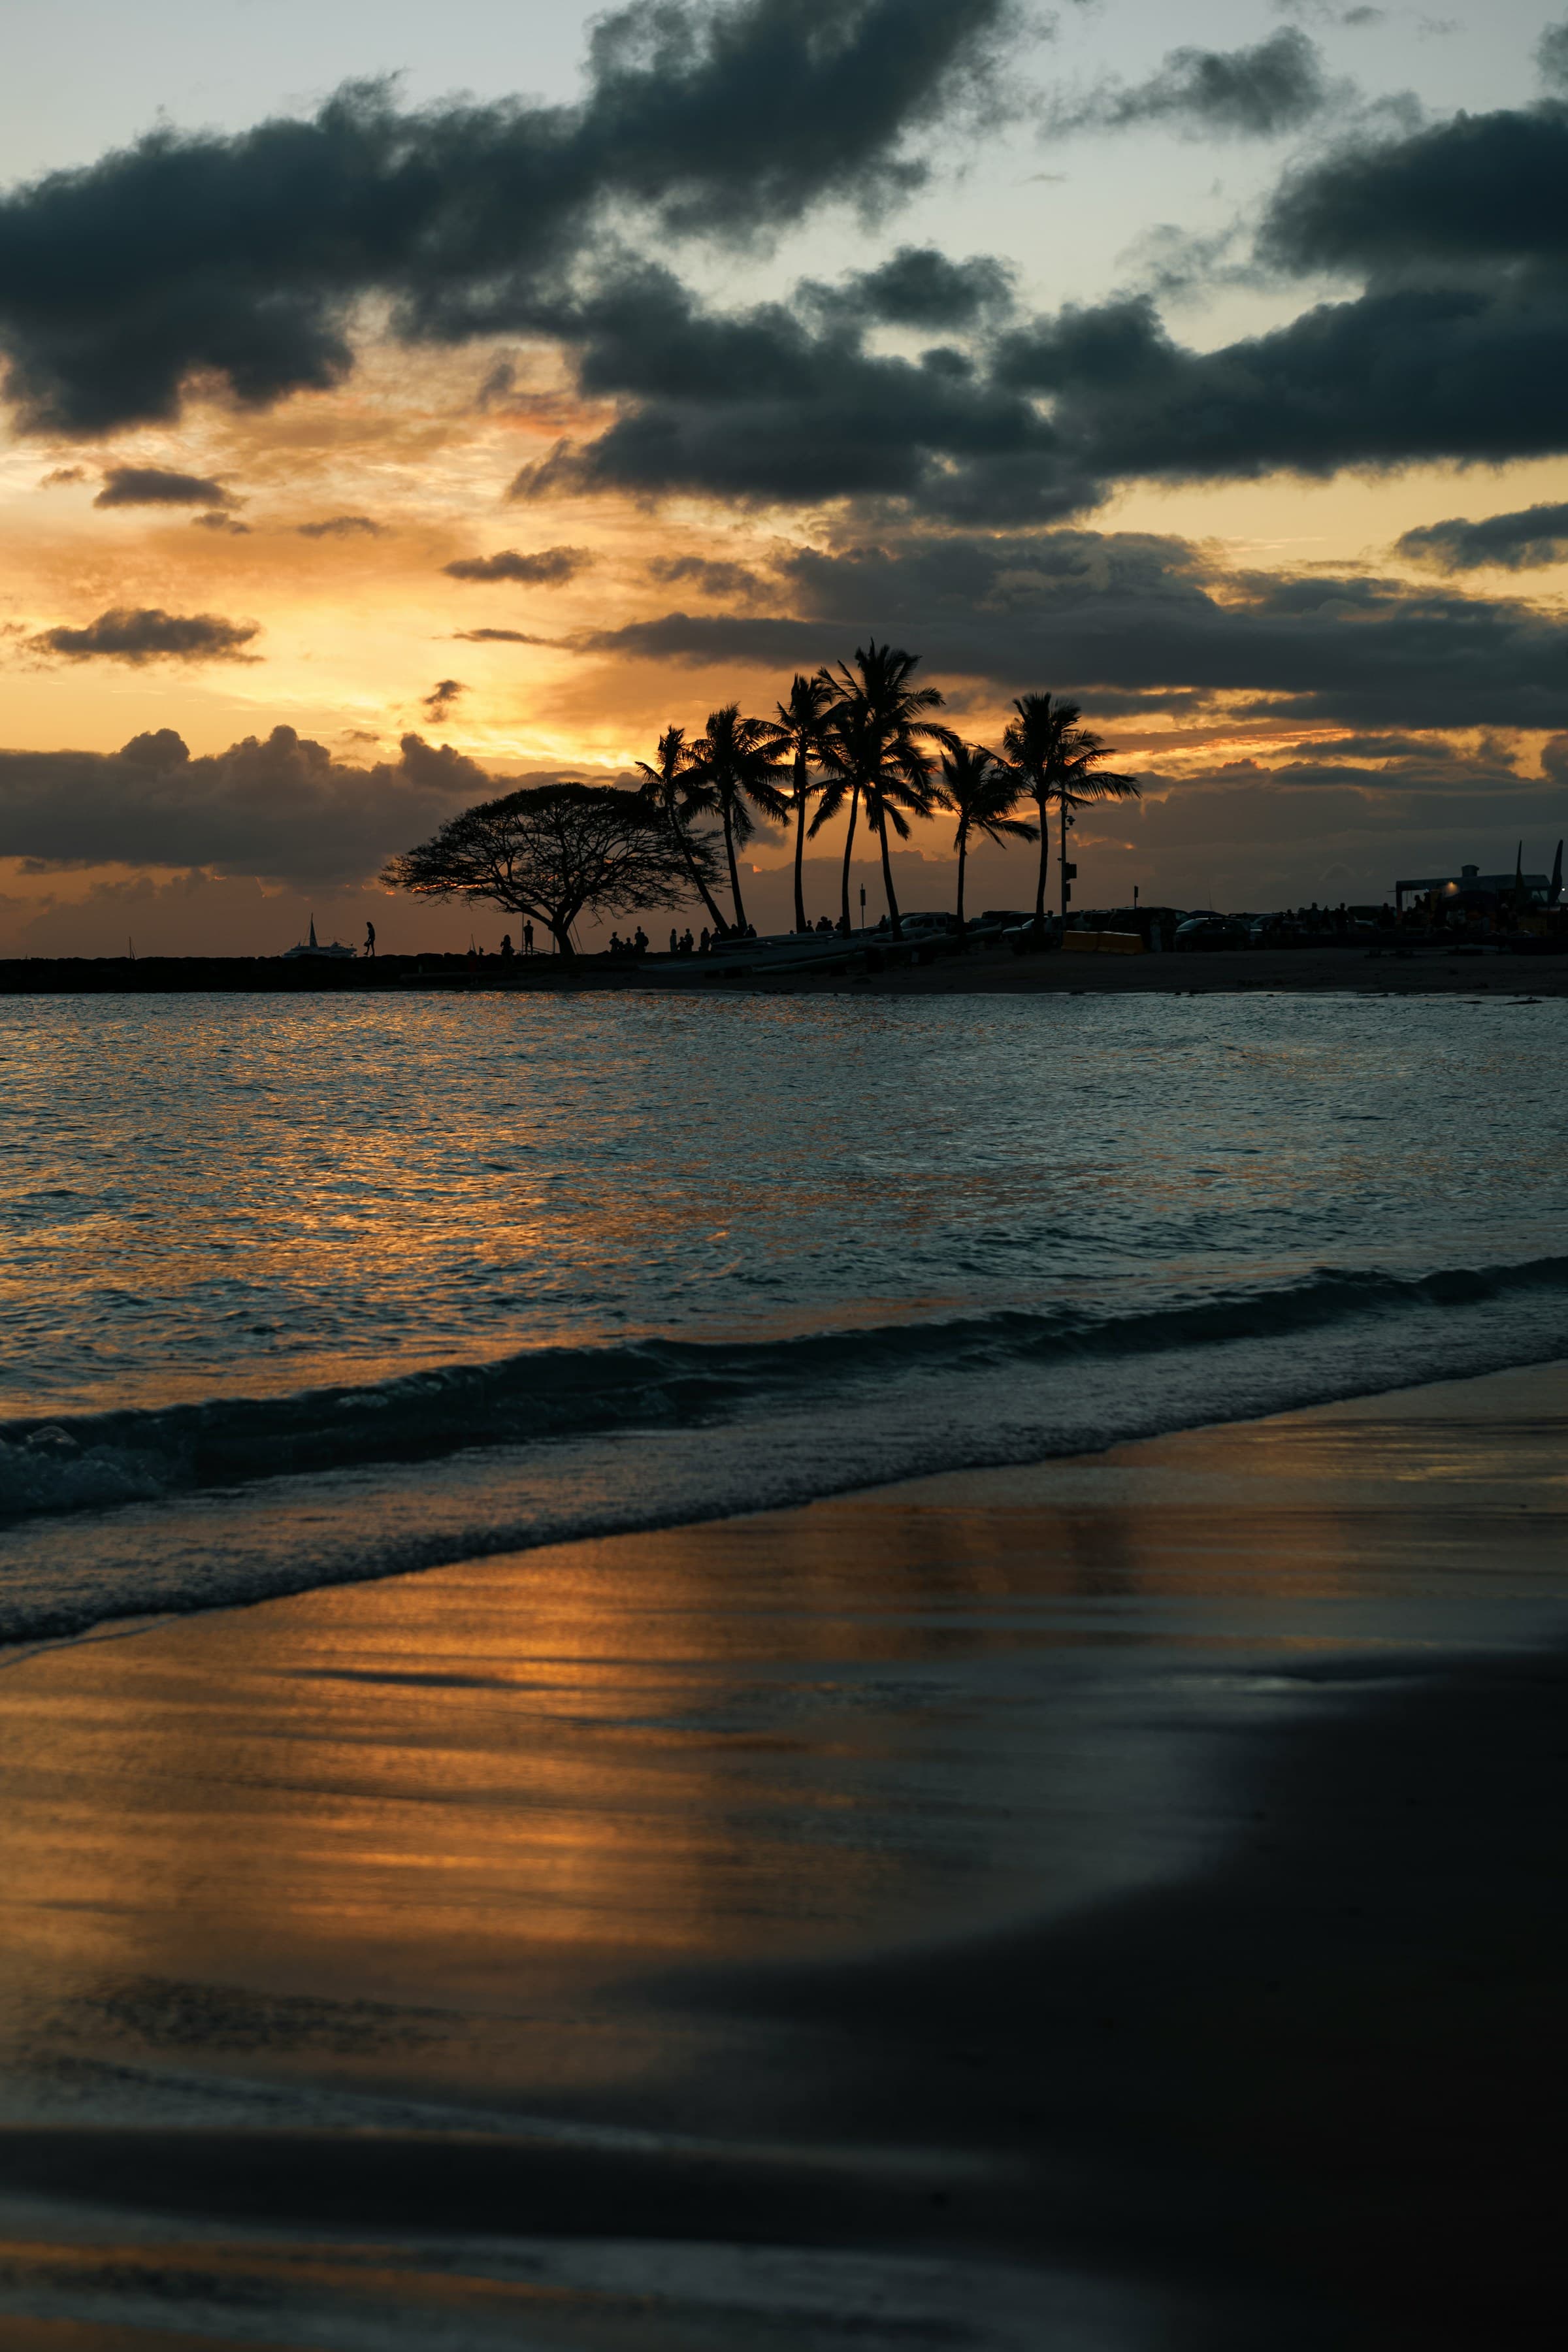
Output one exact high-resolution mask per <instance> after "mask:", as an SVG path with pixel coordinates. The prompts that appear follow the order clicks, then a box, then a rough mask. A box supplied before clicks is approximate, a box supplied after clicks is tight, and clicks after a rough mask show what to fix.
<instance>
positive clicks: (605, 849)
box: [381, 783, 710, 957]
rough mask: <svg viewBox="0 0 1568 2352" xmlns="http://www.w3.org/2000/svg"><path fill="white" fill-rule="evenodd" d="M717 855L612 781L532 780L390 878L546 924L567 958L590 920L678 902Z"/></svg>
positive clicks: (400, 861) (476, 811)
mask: <svg viewBox="0 0 1568 2352" xmlns="http://www.w3.org/2000/svg"><path fill="white" fill-rule="evenodd" d="M699 871H700V872H701V874H702V876H703V877H704V879H706V878H708V876H709V873H710V854H709V853H708V852H707V851H706V850H705V848H704V845H702V843H700V842H699V841H691V840H686V841H681V840H679V839H678V838H677V835H676V833H675V829H674V827H673V826H672V824H671V823H670V821H669V819H668V816H667V815H666V814H665V813H664V811H663V810H662V809H661V808H659V807H658V806H657V805H656V804H655V803H652V802H651V801H649V800H646V799H644V797H643V796H642V794H641V793H629V792H622V791H619V790H617V789H616V787H615V786H614V785H610V784H577V783H565V784H533V785H525V786H524V787H522V789H521V790H520V791H518V792H515V793H503V794H502V795H501V797H500V799H499V800H493V801H481V802H479V804H478V806H477V807H474V808H470V809H465V810H464V811H463V813H462V814H461V815H460V816H455V817H453V818H451V819H450V820H449V822H448V823H447V824H444V825H443V826H442V827H441V829H440V831H439V833H437V834H435V835H432V837H431V838H430V839H429V840H428V841H425V842H421V843H420V845H419V846H418V847H417V848H416V849H411V850H409V851H407V852H406V853H405V855H404V856H401V857H395V858H393V859H392V860H391V861H390V863H389V864H388V865H387V866H385V867H384V869H383V873H382V877H381V878H382V880H383V881H384V882H385V883H387V884H388V885H390V886H391V887H394V888H395V889H399V890H408V891H411V892H412V893H413V894H414V896H415V897H416V898H466V899H467V900H468V903H469V905H470V906H474V905H479V904H480V903H481V902H483V901H486V900H488V901H489V902H490V903H491V904H492V905H494V906H498V907H504V908H506V909H507V910H508V912H509V913H511V914H514V915H525V916H529V917H531V919H533V921H535V922H536V923H542V924H543V926H544V928H545V929H546V930H548V931H549V932H550V933H551V934H552V937H553V939H554V940H555V944H556V946H557V948H558V949H559V950H560V951H561V953H562V954H563V956H567V957H570V956H571V955H572V954H573V953H574V949H573V945H572V926H573V924H574V923H575V922H576V921H577V920H578V919H579V917H581V916H583V915H587V914H602V915H616V914H622V913H629V912H631V911H632V910H633V909H634V908H639V907H673V906H678V905H679V903H680V901H681V900H682V899H683V898H685V897H686V896H687V893H688V892H689V889H690V887H691V883H692V881H693V879H694V878H695V877H696V876H697V874H698V872H699Z"/></svg>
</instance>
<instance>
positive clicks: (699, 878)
mask: <svg viewBox="0 0 1568 2352" xmlns="http://www.w3.org/2000/svg"><path fill="white" fill-rule="evenodd" d="M655 762H656V763H655V764H654V765H652V766H650V765H649V764H648V762H647V761H646V760H639V761H637V766H638V768H639V769H640V771H641V772H642V775H643V779H644V781H643V782H642V783H641V784H639V785H638V787H637V793H638V797H639V798H640V799H642V800H645V801H647V802H648V803H649V804H650V805H651V806H652V807H654V808H657V809H659V810H661V811H662V813H663V814H664V817H665V820H666V822H667V823H668V826H669V829H670V832H671V834H672V835H674V838H675V840H676V842H677V844H678V845H679V850H680V854H681V856H682V857H683V858H684V860H685V861H686V870H687V872H688V874H689V877H690V879H691V887H692V888H693V889H694V890H695V891H696V892H697V895H698V897H699V898H700V899H701V901H702V903H703V905H704V906H705V907H706V908H707V909H708V913H709V918H710V920H711V922H712V925H713V929H715V930H716V931H720V932H722V931H727V930H728V929H729V928H730V927H729V925H728V923H726V921H725V920H724V918H723V916H722V915H721V913H720V912H719V909H718V907H717V906H716V905H715V903H714V900H713V895H712V892H711V891H710V889H709V887H708V885H707V882H706V881H705V880H704V878H703V873H702V866H701V865H700V862H699V857H698V850H699V848H700V847H702V846H704V845H703V844H702V843H701V842H700V840H699V842H698V843H696V844H694V843H693V841H692V839H691V836H690V835H689V830H688V826H687V815H688V812H689V807H690V804H691V800H690V788H691V786H692V784H693V782H695V780H696V767H695V762H694V760H693V755H692V751H691V747H690V745H689V743H688V742H687V740H686V730H685V728H684V727H667V728H666V729H665V730H664V733H663V734H662V735H661V736H660V737H659V739H658V752H657V753H656V755H655Z"/></svg>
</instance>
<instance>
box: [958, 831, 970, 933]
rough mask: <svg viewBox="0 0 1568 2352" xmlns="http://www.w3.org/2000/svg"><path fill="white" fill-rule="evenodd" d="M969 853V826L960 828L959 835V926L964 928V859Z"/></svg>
mask: <svg viewBox="0 0 1568 2352" xmlns="http://www.w3.org/2000/svg"><path fill="white" fill-rule="evenodd" d="M968 855H969V827H968V826H967V825H963V826H962V827H961V828H960V831H959V835H958V928H959V929H960V930H962V929H963V861H964V859H965V858H966V857H967V856H968Z"/></svg>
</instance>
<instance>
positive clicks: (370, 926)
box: [364, 923, 375, 956]
mask: <svg viewBox="0 0 1568 2352" xmlns="http://www.w3.org/2000/svg"><path fill="white" fill-rule="evenodd" d="M364 951H365V953H366V955H367V956H373V955H374V953H375V925H374V923H367V924H366V925H365V927H364Z"/></svg>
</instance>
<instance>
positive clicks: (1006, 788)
mask: <svg viewBox="0 0 1568 2352" xmlns="http://www.w3.org/2000/svg"><path fill="white" fill-rule="evenodd" d="M1024 789H1025V788H1024V782H1023V779H1022V778H1021V777H1020V776H1019V775H1018V774H1017V773H1016V771H1015V770H1014V769H1012V768H1010V767H1008V765H1007V763H1006V762H1005V761H1003V760H998V758H997V757H996V754H995V752H994V751H986V749H985V748H984V744H980V743H955V744H954V745H953V746H952V750H951V751H943V753H942V782H941V783H940V784H939V785H938V787H937V792H938V796H939V798H940V799H941V800H942V802H943V803H945V805H946V806H947V807H948V808H950V809H951V810H952V812H953V814H954V815H955V816H956V817H957V819H958V826H957V830H956V831H955V833H954V834H953V836H952V844H953V847H954V848H955V849H956V850H957V852H958V919H959V922H960V924H961V925H962V923H963V869H964V866H965V864H966V862H967V859H968V856H969V841H970V835H972V834H976V833H981V834H984V835H985V837H986V839H987V840H989V841H994V842H995V843H997V844H998V845H1005V841H1007V840H1012V841H1037V840H1038V839H1039V827H1038V826H1037V825H1033V824H1026V823H1025V822H1024V821H1023V820H1022V819H1021V818H1018V817H1016V816H1015V815H1014V814H1013V812H1014V810H1015V809H1016V807H1017V805H1018V803H1019V801H1020V800H1021V799H1022V797H1023V794H1024Z"/></svg>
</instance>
